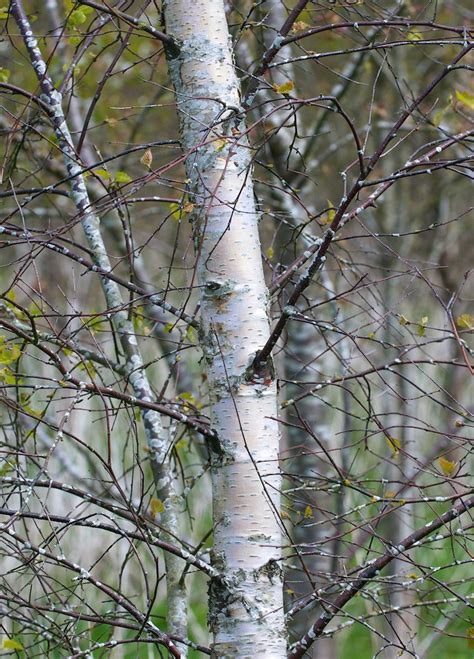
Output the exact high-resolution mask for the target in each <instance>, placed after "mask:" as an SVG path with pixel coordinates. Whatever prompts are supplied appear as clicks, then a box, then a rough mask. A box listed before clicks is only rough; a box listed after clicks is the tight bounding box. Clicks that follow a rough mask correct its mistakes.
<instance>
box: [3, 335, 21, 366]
mask: <svg viewBox="0 0 474 659" xmlns="http://www.w3.org/2000/svg"><path fill="white" fill-rule="evenodd" d="M20 355H21V348H20V346H19V345H16V344H15V343H6V342H5V337H4V336H0V364H5V365H6V366H8V365H9V364H12V363H13V362H15V361H16V360H17V359H18V357H19V356H20Z"/></svg>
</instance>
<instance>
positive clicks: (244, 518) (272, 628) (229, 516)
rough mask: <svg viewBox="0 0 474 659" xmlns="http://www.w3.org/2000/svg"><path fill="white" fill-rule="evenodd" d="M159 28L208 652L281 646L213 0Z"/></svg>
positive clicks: (264, 403)
mask: <svg viewBox="0 0 474 659" xmlns="http://www.w3.org/2000/svg"><path fill="white" fill-rule="evenodd" d="M164 16H165V22H166V29H167V31H168V32H169V33H171V34H173V35H174V36H175V37H176V38H177V39H179V40H180V41H181V42H182V45H181V49H180V54H179V55H178V56H175V57H173V55H172V54H171V53H169V54H168V60H169V67H170V72H171V76H172V80H173V83H174V86H175V89H176V98H177V102H178V108H179V110H180V119H181V132H182V142H183V147H184V149H185V150H186V152H187V153H188V158H187V175H188V177H189V179H190V180H191V183H190V186H191V190H192V193H193V195H194V196H193V198H192V199H191V201H192V202H193V203H194V204H195V209H194V225H195V238H196V251H197V259H198V267H197V272H198V283H199V287H200V291H201V303H202V344H203V346H204V351H205V358H206V362H207V372H208V379H209V391H210V405H211V421H212V426H213V428H214V429H215V430H216V432H217V434H218V437H219V443H220V450H219V451H216V450H215V451H214V454H213V465H212V484H213V501H214V505H213V519H214V549H213V560H214V564H215V566H216V567H218V568H219V570H220V571H221V572H222V573H224V574H225V575H226V577H227V586H223V585H222V584H221V583H211V588H210V623H211V628H212V631H213V633H214V644H213V652H214V655H215V656H216V657H237V656H238V657H256V656H262V657H263V656H265V657H284V656H286V641H285V633H284V619H283V596H282V571H281V566H280V564H279V559H280V555H281V544H282V538H281V522H280V517H279V496H280V475H279V469H278V443H279V433H278V424H277V421H276V415H277V401H276V388H275V383H274V379H273V376H272V373H273V369H272V366H271V364H268V368H266V369H265V372H258V373H257V372H255V370H254V369H253V368H252V362H253V359H254V357H255V355H256V353H257V351H258V350H259V349H260V348H261V347H262V346H263V344H264V343H265V341H266V339H267V337H268V334H269V322H268V316H267V310H266V306H267V292H266V288H265V282H264V276H263V269H262V261H261V253H260V241H259V236H258V214H257V211H256V208H255V203H254V196H253V185H252V178H251V162H252V151H251V148H250V146H249V144H248V142H247V140H246V138H245V137H244V136H242V131H243V130H244V128H245V126H244V125H243V122H242V118H241V116H239V104H240V94H239V82H238V79H237V76H236V72H235V68H234V65H233V61H232V52H231V47H230V41H229V33H228V27H227V23H226V19H225V12H224V2H223V0H195V1H194V2H192V3H189V2H186V1H185V0H168V2H166V3H165V5H164Z"/></svg>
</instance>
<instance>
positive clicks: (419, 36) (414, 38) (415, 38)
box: [407, 30, 423, 41]
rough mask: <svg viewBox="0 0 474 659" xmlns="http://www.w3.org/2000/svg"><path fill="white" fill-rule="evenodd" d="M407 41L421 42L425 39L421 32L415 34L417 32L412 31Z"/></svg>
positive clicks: (408, 33)
mask: <svg viewBox="0 0 474 659" xmlns="http://www.w3.org/2000/svg"><path fill="white" fill-rule="evenodd" d="M407 39H408V41H420V40H421V39H423V35H422V34H421V32H415V30H410V31H409V32H407Z"/></svg>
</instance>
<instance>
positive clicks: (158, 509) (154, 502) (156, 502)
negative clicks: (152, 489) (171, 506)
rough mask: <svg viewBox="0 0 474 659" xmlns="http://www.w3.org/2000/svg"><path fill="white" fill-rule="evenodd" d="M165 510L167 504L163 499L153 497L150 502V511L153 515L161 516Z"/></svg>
mask: <svg viewBox="0 0 474 659" xmlns="http://www.w3.org/2000/svg"><path fill="white" fill-rule="evenodd" d="M164 509H165V504H164V503H163V501H161V499H155V497H152V499H151V501H150V510H151V512H152V515H159V513H162V512H163V511H164Z"/></svg>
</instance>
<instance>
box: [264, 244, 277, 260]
mask: <svg viewBox="0 0 474 659" xmlns="http://www.w3.org/2000/svg"><path fill="white" fill-rule="evenodd" d="M266 255H267V257H268V258H269V259H272V258H273V257H274V255H275V250H274V249H273V247H269V248H268V249H267V251H266Z"/></svg>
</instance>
